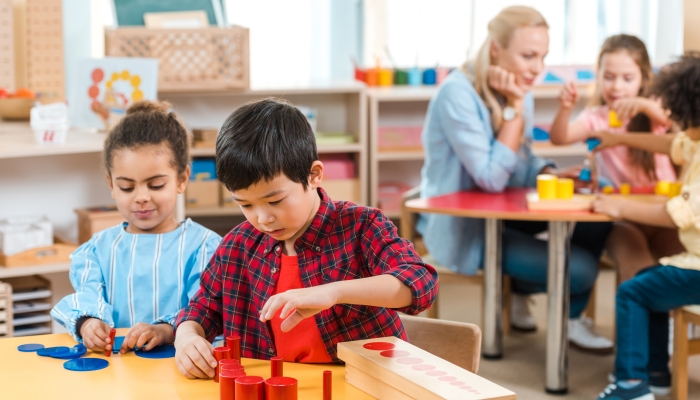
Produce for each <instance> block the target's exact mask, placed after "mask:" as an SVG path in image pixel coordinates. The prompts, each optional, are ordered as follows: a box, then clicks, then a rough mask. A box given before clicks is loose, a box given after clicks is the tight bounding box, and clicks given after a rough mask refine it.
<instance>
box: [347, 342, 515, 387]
mask: <svg viewBox="0 0 700 400" xmlns="http://www.w3.org/2000/svg"><path fill="white" fill-rule="evenodd" d="M436 340H439V339H436ZM338 358H340V359H341V360H343V361H345V380H346V381H347V382H348V383H349V384H351V385H353V386H355V387H357V388H358V389H360V390H362V391H364V392H366V393H367V394H369V395H371V396H374V397H376V398H378V399H421V400H433V399H460V400H477V399H478V400H486V399H492V400H496V399H503V400H509V399H515V393H513V392H511V391H510V390H508V389H505V388H502V387H500V386H498V385H496V384H495V383H493V382H490V381H488V380H486V379H484V378H482V377H480V376H478V375H475V374H472V373H471V372H469V371H467V370H465V369H463V368H460V367H458V366H456V365H454V364H452V363H450V362H447V361H445V360H443V359H441V358H439V357H436V356H434V355H432V354H430V353H428V352H427V351H424V350H421V349H420V348H418V347H416V346H413V345H412V344H410V343H407V342H405V341H403V340H401V339H398V338H395V337H387V338H376V339H367V340H356V341H352V342H343V343H338Z"/></svg>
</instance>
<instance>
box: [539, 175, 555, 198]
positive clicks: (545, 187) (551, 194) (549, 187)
mask: <svg viewBox="0 0 700 400" xmlns="http://www.w3.org/2000/svg"><path fill="white" fill-rule="evenodd" d="M558 180H559V179H558V178H557V176H556V175H550V174H542V175H537V194H538V195H539V196H540V200H550V199H556V198H557V182H558Z"/></svg>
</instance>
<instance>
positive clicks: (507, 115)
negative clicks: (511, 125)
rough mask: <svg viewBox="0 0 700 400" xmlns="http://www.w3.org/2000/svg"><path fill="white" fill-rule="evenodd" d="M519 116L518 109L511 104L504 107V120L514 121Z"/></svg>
mask: <svg viewBox="0 0 700 400" xmlns="http://www.w3.org/2000/svg"><path fill="white" fill-rule="evenodd" d="M517 117H518V110H516V109H515V108H513V107H511V106H505V107H503V120H504V121H512V120H514V119H515V118H517Z"/></svg>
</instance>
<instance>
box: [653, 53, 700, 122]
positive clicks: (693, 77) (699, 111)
mask: <svg viewBox="0 0 700 400" xmlns="http://www.w3.org/2000/svg"><path fill="white" fill-rule="evenodd" d="M652 93H653V94H655V95H657V96H659V97H661V101H662V104H663V107H664V108H665V109H667V110H669V111H670V112H671V115H670V118H671V119H672V120H673V121H675V122H676V123H678V125H680V127H681V129H688V128H695V127H700V52H689V53H686V54H685V55H684V56H682V57H681V59H680V60H679V61H677V62H675V63H673V64H669V65H668V66H666V67H664V68H662V69H661V71H659V73H658V75H656V77H655V78H654V84H653V87H652Z"/></svg>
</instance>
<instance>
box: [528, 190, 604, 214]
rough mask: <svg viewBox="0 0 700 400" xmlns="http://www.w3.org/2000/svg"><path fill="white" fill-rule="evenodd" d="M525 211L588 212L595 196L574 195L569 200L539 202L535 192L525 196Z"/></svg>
mask: <svg viewBox="0 0 700 400" xmlns="http://www.w3.org/2000/svg"><path fill="white" fill-rule="evenodd" d="M526 198H527V209H528V210H531V211H588V210H590V209H591V204H593V200H595V195H590V194H574V197H573V198H571V199H566V200H565V199H551V200H540V196H538V195H537V192H532V193H528V194H527V197H526Z"/></svg>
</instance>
